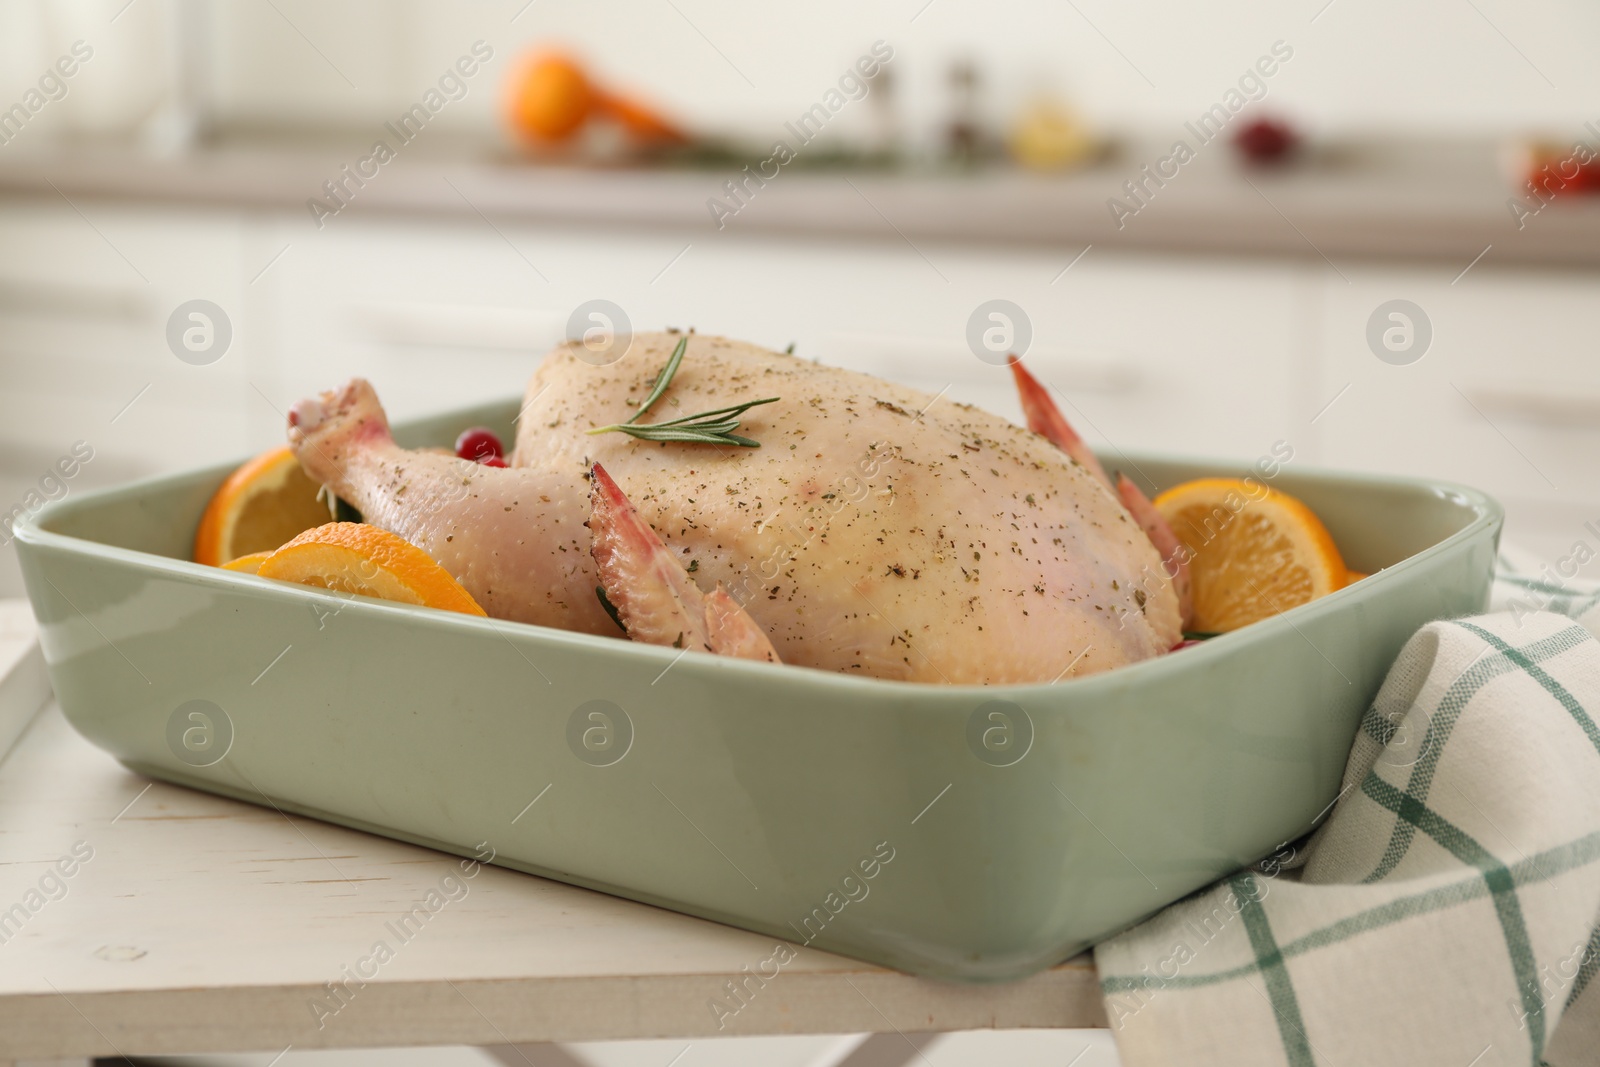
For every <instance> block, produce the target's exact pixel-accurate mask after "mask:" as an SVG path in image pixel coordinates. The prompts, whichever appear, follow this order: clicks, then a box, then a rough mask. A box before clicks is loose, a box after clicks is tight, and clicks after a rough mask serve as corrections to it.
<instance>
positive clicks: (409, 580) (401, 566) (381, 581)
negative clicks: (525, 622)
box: [256, 522, 486, 615]
mask: <svg viewBox="0 0 1600 1067" xmlns="http://www.w3.org/2000/svg"><path fill="white" fill-rule="evenodd" d="M256 573H257V574H259V575H260V576H261V577H263V578H276V579H278V580H280V581H285V582H298V583H300V584H301V585H314V586H318V587H320V588H322V589H332V590H336V591H338V592H341V593H357V594H360V595H361V596H372V597H378V598H379V599H382V600H394V601H398V602H399V603H401V604H419V605H421V606H423V607H428V608H439V609H440V610H442V611H459V612H462V613H463V614H466V615H484V614H486V612H485V611H484V610H483V609H482V608H481V607H479V606H478V602H477V601H476V600H474V599H472V594H470V593H468V592H467V591H466V590H465V589H463V588H462V587H461V583H460V582H457V581H456V580H455V579H454V578H452V577H451V576H450V572H449V571H447V570H445V569H444V568H443V567H441V566H439V564H437V563H435V562H434V560H433V557H431V556H429V555H428V554H427V553H426V552H424V551H422V549H420V548H418V547H417V546H415V545H413V544H411V543H410V542H409V541H407V540H405V539H404V538H402V537H398V536H396V535H395V534H392V533H390V532H389V531H388V530H382V529H379V528H378V527H376V526H368V525H367V524H365V523H359V522H330V523H327V524H325V525H323V526H318V527H317V528H316V529H314V530H307V531H306V532H304V533H302V534H301V535H300V536H298V537H296V538H294V539H293V540H292V541H290V542H289V543H288V544H286V545H284V546H283V547H282V548H280V549H278V550H277V551H276V552H274V553H272V554H271V555H270V556H268V557H267V558H266V559H265V560H263V561H262V562H261V564H260V567H259V569H258V570H257V571H256Z"/></svg>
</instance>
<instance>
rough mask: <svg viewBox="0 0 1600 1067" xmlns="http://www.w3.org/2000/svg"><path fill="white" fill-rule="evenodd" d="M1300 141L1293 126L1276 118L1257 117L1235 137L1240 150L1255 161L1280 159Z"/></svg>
mask: <svg viewBox="0 0 1600 1067" xmlns="http://www.w3.org/2000/svg"><path fill="white" fill-rule="evenodd" d="M1299 141H1300V138H1299V137H1297V136H1296V135H1295V132H1294V129H1293V128H1292V127H1290V126H1289V125H1288V124H1287V123H1284V122H1279V121H1276V120H1274V119H1257V120H1256V121H1254V122H1252V123H1250V124H1249V125H1247V126H1245V127H1244V128H1243V129H1241V130H1240V131H1239V133H1238V135H1237V136H1236V137H1235V138H1234V144H1235V145H1237V146H1238V148H1239V151H1240V152H1242V153H1244V155H1245V158H1247V159H1249V160H1250V161H1251V162H1254V163H1271V162H1275V161H1277V160H1280V159H1282V158H1283V157H1285V156H1287V155H1288V154H1289V153H1290V152H1291V151H1293V150H1294V148H1295V146H1296V145H1297V144H1298V143H1299Z"/></svg>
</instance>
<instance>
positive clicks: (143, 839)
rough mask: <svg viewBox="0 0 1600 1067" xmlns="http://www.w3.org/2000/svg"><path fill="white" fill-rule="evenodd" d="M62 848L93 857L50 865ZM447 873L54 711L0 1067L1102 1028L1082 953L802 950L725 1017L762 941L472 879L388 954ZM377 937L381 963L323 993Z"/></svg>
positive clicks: (24, 741)
mask: <svg viewBox="0 0 1600 1067" xmlns="http://www.w3.org/2000/svg"><path fill="white" fill-rule="evenodd" d="M75 847H76V849H77V851H78V855H79V856H82V855H85V854H87V853H88V851H89V850H92V857H91V858H89V859H87V860H86V861H83V862H80V863H78V864H76V865H75V866H74V865H73V864H66V866H67V867H69V868H72V871H73V873H72V874H71V876H70V877H60V878H56V877H52V876H51V872H52V871H55V870H56V868H55V867H54V865H55V864H56V862H57V861H58V859H60V858H61V857H68V856H72V854H73V850H74V848H75ZM459 863H460V861H459V860H457V859H455V858H454V857H450V856H445V855H443V854H441V853H437V852H433V851H430V850H428V849H424V848H418V847H414V846H411V845H405V844H400V843H398V842H394V841H390V840H387V839H385V838H381V837H374V836H370V835H367V834H363V833H358V832H355V831H351V830H346V829H343V828H340V827H335V826H330V825H328V824H325V823H320V822H317V821H314V820H311V819H305V818H298V817H295V818H291V817H289V816H287V815H284V814H282V813H280V812H277V811H275V810H273V809H272V808H263V807H255V806H252V805H248V804H241V803H237V802H234V801H230V800H224V799H221V798H218V797H213V796H210V795H208V794H204V793H199V792H194V791H191V790H188V789H184V788H180V787H177V786H171V785H167V784H164V783H160V782H152V781H151V780H149V779H146V778H144V777H142V776H140V775H137V774H134V773H133V772H131V771H129V770H127V769H125V768H124V767H122V766H121V765H120V764H119V763H117V762H116V761H115V760H113V759H112V758H111V757H110V756H108V755H106V754H104V753H102V752H100V751H99V750H98V749H96V748H93V747H92V746H91V745H89V743H88V742H87V741H85V740H83V739H82V738H81V737H80V736H78V734H77V733H76V732H75V731H74V730H73V729H72V727H71V726H70V725H68V724H67V722H66V720H65V719H64V718H63V717H62V715H61V712H60V710H59V709H58V708H57V707H55V705H54V704H53V703H52V704H50V705H47V706H46V707H45V709H44V710H43V711H42V712H41V713H40V714H39V716H38V718H36V719H35V720H34V722H33V723H32V725H31V726H30V727H29V729H28V731H27V732H26V733H25V734H24V735H23V736H22V738H21V740H20V741H19V742H18V744H17V747H16V748H15V749H14V750H13V751H12V753H11V754H10V756H8V757H7V758H6V759H5V761H4V763H0V1064H4V1063H5V1062H7V1061H13V1060H38V1059H62V1058H70V1057H86V1056H114V1055H124V1056H135V1055H154V1054H162V1053H166V1054H172V1053H183V1052H191V1053H193V1052H230V1051H231V1052H243V1051H266V1052H278V1051H280V1050H282V1049H285V1048H286V1047H289V1046H293V1047H294V1048H295V1049H316V1048H350V1047H394V1046H409V1045H477V1046H497V1047H500V1048H501V1049H502V1050H504V1051H506V1052H513V1051H514V1052H516V1056H514V1057H510V1059H511V1061H512V1062H516V1063H522V1062H523V1059H524V1058H527V1059H528V1062H530V1063H541V1062H561V1058H562V1054H561V1052H560V1050H559V1049H556V1048H554V1047H552V1046H549V1045H546V1044H544V1043H551V1042H564V1041H580V1040H610V1039H627V1038H651V1037H708V1036H741V1035H742V1036H752V1035H759V1034H800V1033H868V1032H870V1033H874V1034H883V1035H886V1036H885V1037H884V1038H883V1039H881V1041H880V1044H879V1049H880V1052H883V1051H887V1052H888V1053H889V1055H887V1056H883V1055H880V1056H878V1057H876V1058H875V1059H873V1060H872V1062H877V1063H891V1062H892V1063H900V1062H903V1061H904V1060H905V1059H907V1058H910V1056H911V1055H914V1054H915V1051H914V1045H915V1044H917V1043H918V1042H919V1040H920V1039H919V1038H918V1035H919V1034H926V1033H929V1032H942V1031H953V1030H972V1029H984V1028H996V1029H1011V1028H1024V1027H1062V1028H1069V1027H1096V1026H1104V1025H1106V1023H1105V1015H1104V1013H1103V1009H1102V1008H1101V1004H1100V998H1099V992H1098V987H1097V984H1096V980H1095V975H1094V969H1093V967H1092V965H1091V964H1090V963H1089V961H1088V959H1087V958H1086V957H1083V958H1079V959H1076V960H1073V961H1071V962H1069V963H1066V964H1064V965H1062V966H1060V967H1057V968H1055V969H1053V970H1050V971H1047V972H1045V973H1043V974H1039V975H1036V976H1034V977H1032V978H1030V979H1027V980H1025V981H1021V982H1014V983H1010V984H1006V985H988V986H963V985H952V984H945V983H940V982H934V981H929V980H925V979H918V978H912V977H908V976H906V975H903V974H898V973H895V972H893V971H887V970H883V969H880V968H877V967H872V966H868V965H866V964H861V963H856V962H853V961H851V960H847V959H843V958H841V957H838V956H833V955H829V954H826V953H822V952H818V951H815V950H811V949H804V948H802V949H799V956H798V958H797V959H795V960H794V962H792V963H790V964H788V965H787V966H785V967H784V968H783V969H782V971H781V972H780V974H779V976H778V977H777V978H775V979H773V980H771V981H769V982H768V983H767V984H766V986H765V987H764V988H761V989H760V990H759V991H758V992H756V993H754V994H753V995H749V996H748V997H747V1003H746V1005H745V1006H744V1007H743V1008H742V1009H741V1010H740V1011H739V1012H738V1013H737V1015H735V1016H733V1017H731V1018H730V1017H726V1016H725V1017H724V1019H723V1022H724V1024H725V1025H724V1027H723V1028H722V1029H720V1030H719V1029H718V1025H717V1023H718V1020H717V1018H716V1015H715V1013H713V1011H712V1010H711V1008H710V1006H709V1002H710V1001H711V1000H712V999H713V998H719V997H721V998H726V997H727V991H726V988H725V984H726V983H728V982H729V981H732V980H736V979H739V978H742V977H743V975H742V974H741V971H742V970H743V969H744V968H746V967H748V968H749V969H750V970H752V971H754V970H756V968H757V966H758V965H759V964H760V962H761V961H763V960H765V959H767V958H768V957H769V956H770V955H771V954H772V952H773V949H774V945H775V942H774V941H773V939H771V938H768V937H765V936H762V935H758V934H752V933H747V932H745V931H742V930H736V929H733V928H731V927H727V926H722V925H719V924H717V923H712V922H707V921H703V920H700V919H694V918H689V917H687V916H683V915H678V914H675V913H673V912H669V911H663V910H660V909H658V908H652V907H649V906H646V905H643V904H635V903H633V902H630V901H625V900H619V899H616V898H613V897H609V896H606V895H604V894H600V893H594V892H590V891H588V890H583V889H578V888H574V887H572V886H567V885H563V884H561V883H559V882H551V881H546V880H544V879H540V878H535V877H531V876H528V875H524V874H518V873H515V872H512V871H506V870H501V869H499V868H494V867H482V868H480V869H479V870H478V872H477V874H476V876H475V877H473V878H470V879H460V883H459V884H461V885H463V886H465V892H464V895H461V896H459V899H454V900H450V901H449V902H448V903H446V904H445V905H444V906H443V907H441V908H439V909H438V910H437V911H436V912H435V914H434V915H433V917H432V918H431V919H429V920H428V922H427V924H426V925H425V926H423V927H422V928H421V929H420V930H419V931H417V932H415V933H414V934H413V935H412V936H411V938H410V939H409V940H406V941H404V942H401V941H400V940H399V939H398V938H396V937H395V935H394V933H393V932H392V930H391V928H390V926H389V925H388V924H391V923H393V922H395V921H396V920H398V919H399V917H400V916H401V915H403V914H405V913H407V912H409V911H410V910H411V909H412V908H413V907H414V906H415V905H417V904H418V903H419V902H422V901H423V900H424V899H425V898H426V897H427V894H428V893H429V891H430V890H438V889H439V888H440V886H441V879H442V878H444V877H445V876H447V875H450V874H452V873H453V874H455V875H457V877H458V878H460V875H461V871H460V867H459ZM19 907H20V911H19V910H18V909H19ZM380 940H383V941H385V942H387V943H388V944H389V945H391V946H398V947H395V948H394V949H393V956H392V958H391V959H389V960H388V961H387V962H383V963H381V965H379V964H373V963H368V964H365V965H364V967H365V970H366V972H367V973H368V974H372V973H373V971H374V970H375V971H376V974H375V975H373V977H372V978H371V980H370V981H366V982H365V984H361V985H358V984H357V983H355V982H351V983H350V984H349V985H348V986H347V987H346V988H347V989H348V990H349V992H348V994H347V995H346V997H345V1001H344V1002H343V1003H342V1004H341V1002H340V1001H339V1000H338V999H330V993H329V989H328V986H327V983H329V982H343V981H345V980H346V978H347V976H348V975H349V974H350V973H352V972H353V971H354V969H356V968H357V967H358V966H363V965H362V964H361V962H360V961H362V960H363V958H367V957H369V956H370V955H371V953H372V952H373V948H374V944H375V943H376V942H378V941H380ZM346 968H351V969H352V971H351V972H347V971H346ZM358 980H359V979H358ZM318 1003H322V1004H323V1005H324V1008H323V1009H322V1010H320V1011H319V1010H318V1009H317V1008H316V1006H315V1005H317V1004H318ZM329 1005H331V1006H333V1007H336V1008H337V1009H338V1010H337V1011H332V1010H330V1008H329ZM906 1035H910V1036H909V1037H907V1036H906ZM505 1046H520V1050H511V1049H505ZM534 1046H538V1047H534ZM893 1046H899V1048H900V1049H901V1050H902V1053H903V1054H901V1055H899V1056H898V1057H897V1056H895V1055H894V1054H893ZM866 1048H867V1046H863V1049H864V1050H865V1049H866ZM530 1053H531V1054H532V1056H531V1058H529V1054H530ZM851 1062H867V1060H865V1059H862V1060H859V1061H851Z"/></svg>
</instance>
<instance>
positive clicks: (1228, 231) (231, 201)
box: [0, 129, 1600, 267]
mask: <svg viewBox="0 0 1600 1067" xmlns="http://www.w3.org/2000/svg"><path fill="white" fill-rule="evenodd" d="M378 135H383V136H385V137H386V138H388V135H387V134H386V133H385V131H383V130H381V129H380V130H378V131H370V130H369V131H363V132H355V131H352V132H350V133H348V134H341V135H337V136H330V135H327V134H322V135H319V136H318V138H317V139H315V140H299V141H296V140H292V139H285V138H282V137H277V138H271V139H264V138H259V137H250V138H245V137H235V138H223V139H221V140H218V141H216V142H215V145H214V146H213V147H203V148H200V149H198V150H196V151H194V152H192V153H189V154H187V155H177V156H168V157H160V156H153V155H150V154H147V153H145V152H142V151H139V150H137V149H134V148H131V147H122V148H118V147H108V146H95V145H90V144H56V145H51V144H49V143H48V142H39V143H37V144H35V145H32V146H25V145H24V146H13V147H11V148H8V150H7V152H6V153H4V155H3V157H0V192H9V193H12V194H19V193H22V194H26V193H32V194H38V195H42V196H47V197H50V198H52V199H59V197H60V195H63V194H64V195H66V196H74V197H75V196H78V195H82V196H95V197H106V198H113V199H130V200H136V201H164V202H181V203H184V204H203V203H209V204H214V205H219V206H227V207H248V208H268V209H291V210H295V211H301V212H306V213H307V222H308V223H310V222H311V219H310V217H309V215H310V213H309V211H308V210H307V208H306V202H307V200H308V198H311V197H321V196H323V195H324V194H323V192H322V186H323V183H324V182H325V181H328V180H329V179H332V178H337V177H338V176H339V172H340V169H341V168H342V167H344V166H345V165H346V164H354V162H355V161H356V160H357V159H359V158H360V157H362V156H363V155H365V154H366V153H367V152H368V151H369V150H370V148H371V145H372V142H373V139H374V137H375V136H378ZM19 149H20V150H19ZM802 151H804V149H802ZM1169 151H1170V145H1167V144H1163V143H1154V142H1152V143H1143V144H1139V143H1130V144H1127V145H1124V146H1123V147H1122V148H1121V149H1120V150H1119V151H1118V152H1116V153H1115V154H1114V155H1113V156H1112V157H1111V158H1109V159H1107V160H1106V161H1105V162H1103V163H1100V164H1097V165H1096V166H1093V167H1090V168H1087V169H1084V170H1081V171H1077V172H1073V173H1068V174H1063V175H1058V176H1047V175H1037V174H1030V173H1026V172H1021V171H1016V170H1010V169H991V170H983V171H977V172H974V173H971V174H949V173H919V172H915V171H907V172H902V173H885V172H883V171H881V170H872V171H862V172H860V173H856V172H844V171H809V172H808V171H804V170H799V169H796V170H793V171H790V170H785V171H780V172H779V174H778V176H777V177H776V178H774V179H772V180H770V181H768V182H767V183H766V185H765V186H764V187H760V188H756V186H755V182H754V181H753V180H751V181H750V183H749V187H750V188H752V189H755V192H754V194H753V195H752V196H750V198H749V202H748V204H747V205H746V206H745V207H744V208H743V209H741V210H740V211H739V212H738V213H737V215H736V216H734V217H725V218H724V219H723V228H724V232H727V231H732V232H735V233H746V234H768V235H771V234H788V235H806V236H829V235H832V236H851V237H870V236H876V237H882V238H887V239H889V240H893V241H900V240H902V239H904V240H908V241H912V242H916V241H920V240H929V241H953V242H963V241H965V242H981V243H984V244H989V245H997V244H998V245H1031V246H1040V245H1048V246H1063V245H1064V246H1074V245H1083V244H1089V243H1093V244H1095V245H1096V246H1099V247H1103V248H1106V249H1122V250H1134V249H1166V250H1183V251H1196V252H1208V253H1217V252H1222V253H1230V254H1245V253H1248V254H1273V255H1280V256H1281V255H1288V256H1295V257H1301V258H1309V259H1312V260H1318V261H1321V260H1323V259H1326V260H1328V261H1329V262H1331V263H1333V264H1335V265H1337V264H1338V263H1339V262H1340V261H1341V260H1342V259H1345V258H1351V259H1413V260H1416V259H1422V260H1438V261H1445V262H1449V263H1459V264H1460V265H1461V266H1462V267H1465V266H1466V265H1467V264H1469V263H1470V262H1473V261H1474V260H1475V258H1476V257H1478V256H1479V255H1480V254H1482V253H1483V252H1484V251H1485V249H1486V248H1487V247H1488V246H1489V245H1493V246H1494V247H1493V251H1492V253H1491V254H1490V256H1489V259H1490V260H1491V261H1493V262H1496V263H1512V262H1518V263H1540V264H1547V265H1569V266H1593V265H1600V203H1595V202H1588V201H1583V200H1581V199H1576V200H1573V201H1571V202H1564V203H1556V204H1554V205H1552V206H1550V207H1548V208H1547V209H1546V210H1544V211H1541V212H1540V213H1539V214H1538V215H1537V216H1536V217H1531V218H1527V219H1525V220H1524V225H1523V228H1522V229H1520V230H1519V229H1518V226H1517V219H1516V218H1515V216H1514V215H1513V213H1512V212H1511V210H1510V209H1509V208H1508V206H1507V202H1508V200H1509V199H1510V198H1511V197H1512V195H1513V194H1514V192H1515V191H1516V190H1515V189H1514V187H1513V185H1512V183H1511V181H1510V180H1509V178H1508V176H1507V170H1506V168H1505V166H1504V164H1503V157H1504V150H1503V147H1502V146H1501V145H1498V144H1497V143H1494V142H1490V141H1363V142H1348V143H1344V144H1340V145H1333V146H1326V147H1322V148H1319V149H1318V150H1317V151H1316V152H1315V153H1313V156H1312V158H1310V159H1308V160H1306V161H1304V162H1302V163H1300V164H1296V165H1292V166H1289V167H1287V168H1283V169H1251V168H1245V167H1243V166H1242V165H1241V164H1240V163H1239V162H1238V161H1237V159H1236V157H1235V154H1234V152H1233V150H1232V148H1231V147H1230V146H1225V145H1221V144H1218V143H1217V142H1215V141H1213V142H1211V143H1210V144H1207V145H1203V146H1201V148H1200V150H1199V152H1198V153H1197V155H1196V157H1195V159H1194V160H1193V161H1192V162H1190V163H1188V164H1187V165H1185V166H1184V167H1182V168H1181V169H1179V170H1178V172H1177V175H1176V176H1175V177H1173V178H1170V179H1167V180H1166V182H1165V185H1164V186H1162V187H1160V188H1156V187H1155V186H1154V183H1153V182H1152V183H1151V184H1150V185H1149V186H1148V188H1150V189H1153V190H1154V193H1153V195H1152V196H1151V197H1150V198H1149V203H1148V204H1147V206H1146V207H1144V208H1143V209H1141V210H1140V211H1139V212H1138V213H1137V215H1135V216H1133V217H1124V218H1123V220H1122V221H1123V225H1122V227H1121V228H1120V229H1119V228H1118V226H1117V224H1116V222H1115V220H1114V219H1113V218H1112V214H1111V211H1110V210H1109V208H1108V206H1107V202H1108V200H1109V198H1111V197H1120V198H1122V199H1123V200H1124V201H1125V202H1127V203H1130V204H1131V203H1132V202H1131V201H1129V200H1128V198H1127V195H1126V193H1125V192H1124V191H1123V183H1124V182H1126V181H1128V180H1129V179H1138V178H1139V177H1140V170H1141V167H1143V166H1144V165H1146V164H1149V165H1151V166H1152V167H1153V165H1154V164H1155V162H1156V161H1157V160H1158V159H1160V158H1161V157H1162V156H1164V155H1166V154H1167V153H1168V152H1169ZM737 176H738V172H737V171H734V170H732V169H731V167H730V168H729V169H728V170H727V171H726V172H724V171H722V170H715V169H708V170H695V171H688V170H682V169H621V168H605V169H602V168H585V167H579V166H554V165H538V164H533V163H528V162H524V161H521V160H519V159H517V158H515V157H514V156H512V155H510V154H508V152H507V151H506V150H505V149H503V148H500V147H497V146H494V145H493V144H491V143H487V142H485V141H477V140H465V139H461V138H455V139H446V138H445V137H444V136H443V135H442V134H441V135H440V136H439V137H437V138H435V137H434V135H433V134H430V135H429V137H428V138H425V139H423V140H422V141H419V143H418V145H417V146H416V147H412V146H409V145H407V146H402V147H401V148H400V149H399V153H398V156H397V158H396V159H395V160H394V161H393V162H391V163H389V164H387V165H386V166H384V167H383V168H382V169H380V170H379V171H378V172H377V174H376V176H375V177H373V178H370V179H368V180H367V181H366V183H365V185H364V186H363V187H362V188H360V189H359V190H358V191H357V192H356V195H355V196H354V197H353V199H352V201H351V204H350V207H349V209H348V210H349V212H350V213H351V214H356V215H362V216H373V215H375V214H378V213H383V212H390V213H393V212H401V213H408V214H413V215H414V214H447V215H466V216H469V217H470V216H475V215H477V214H480V213H481V214H482V215H483V216H485V217H487V218H492V219H496V220H508V221H520V222H529V223H539V222H546V223H549V222H554V223H560V224H572V225H589V226H594V225H600V226H607V227H631V228H635V229H638V228H644V229H664V228H676V229H682V228H688V229H693V230H701V231H704V232H705V233H706V234H707V235H708V236H709V235H711V234H715V233H717V232H718V225H717V221H716V219H715V218H714V216H713V214H712V212H711V210H710V209H709V208H708V206H707V201H708V200H709V199H710V198H712V197H723V198H724V200H725V202H727V203H729V204H730V205H731V204H732V201H727V200H726V193H725V191H724V188H723V186H724V183H725V182H727V181H728V180H729V179H731V178H735V177H737ZM324 221H325V222H326V224H328V225H333V224H334V222H335V221H336V220H324Z"/></svg>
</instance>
